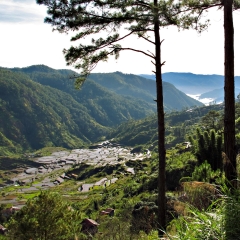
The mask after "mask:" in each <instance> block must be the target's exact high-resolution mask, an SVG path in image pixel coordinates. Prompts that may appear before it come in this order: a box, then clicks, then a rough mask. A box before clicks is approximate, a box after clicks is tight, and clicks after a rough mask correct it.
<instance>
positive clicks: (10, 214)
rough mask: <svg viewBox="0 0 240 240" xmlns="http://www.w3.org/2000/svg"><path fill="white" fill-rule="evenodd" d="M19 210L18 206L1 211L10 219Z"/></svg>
mask: <svg viewBox="0 0 240 240" xmlns="http://www.w3.org/2000/svg"><path fill="white" fill-rule="evenodd" d="M19 210H20V208H18V207H10V208H6V209H3V210H2V212H1V213H2V215H3V216H4V217H5V218H7V219H9V218H10V217H11V216H12V215H13V214H14V213H15V212H17V211H19Z"/></svg>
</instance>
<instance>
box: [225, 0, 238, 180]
mask: <svg viewBox="0 0 240 240" xmlns="http://www.w3.org/2000/svg"><path fill="white" fill-rule="evenodd" d="M232 5H233V0H224V1H223V6H224V39H225V41H224V55H225V56H224V61H225V66H224V76H225V79H224V103H225V109H224V152H225V154H226V160H227V162H226V163H225V167H224V171H225V175H226V178H227V179H228V180H229V181H232V180H234V179H236V178H237V174H236V149H235V94H234V30H233V16H232Z"/></svg>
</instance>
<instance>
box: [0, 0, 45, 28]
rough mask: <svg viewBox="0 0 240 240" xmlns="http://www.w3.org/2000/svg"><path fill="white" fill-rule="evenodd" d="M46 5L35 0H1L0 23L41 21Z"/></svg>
mask: <svg viewBox="0 0 240 240" xmlns="http://www.w3.org/2000/svg"><path fill="white" fill-rule="evenodd" d="M45 14H46V7H44V6H39V5H37V4H36V1H35V0H21V1H20V0H1V2H0V23H1V22H3V23H13V24H14V23H17V22H21V23H22V22H43V18H44V16H45Z"/></svg>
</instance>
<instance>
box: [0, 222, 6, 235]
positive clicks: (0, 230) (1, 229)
mask: <svg viewBox="0 0 240 240" xmlns="http://www.w3.org/2000/svg"><path fill="white" fill-rule="evenodd" d="M6 232H7V229H6V228H5V227H4V226H3V225H1V224H0V234H2V235H4V234H5V233H6Z"/></svg>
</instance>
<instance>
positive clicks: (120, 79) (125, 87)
mask: <svg viewBox="0 0 240 240" xmlns="http://www.w3.org/2000/svg"><path fill="white" fill-rule="evenodd" d="M12 70H14V71H21V72H24V73H26V74H28V75H29V76H30V77H31V79H32V80H34V81H37V82H39V83H41V84H43V85H48V86H51V87H54V88H57V89H59V90H62V91H64V92H67V93H69V94H71V95H72V97H73V98H74V99H75V100H76V101H78V102H81V103H82V104H83V105H84V106H85V107H86V108H87V109H91V111H93V112H98V109H97V108H98V107H99V105H98V104H99V103H100V108H101V111H102V112H106V113H108V112H109V110H108V106H107V105H109V102H108V101H109V98H110V97H111V98H112V101H113V99H114V98H115V97H116V95H111V94H110V92H109V90H110V91H111V93H115V94H117V95H118V97H116V101H114V102H113V104H114V105H116V104H117V102H118V101H119V100H121V104H117V105H118V106H120V107H121V108H120V109H118V110H117V111H116V113H117V112H119V111H120V112H121V111H122V110H121V109H122V108H128V109H129V111H128V112H126V111H124V113H122V114H121V115H123V116H124V118H125V119H124V118H122V117H121V116H120V121H119V122H116V120H118V119H119V116H118V117H117V118H115V119H111V115H110V116H108V118H110V119H109V120H110V122H109V123H106V120H104V122H105V124H107V125H112V123H117V124H118V123H121V122H122V121H123V120H126V119H131V118H133V119H140V118H143V117H146V116H148V115H149V114H151V113H153V112H156V103H155V102H154V101H153V100H154V99H156V83H155V82H154V81H151V80H149V79H145V78H143V77H140V76H137V75H133V74H123V73H121V72H114V73H93V74H91V75H90V76H89V78H88V79H87V80H86V82H85V83H84V85H83V87H82V89H81V90H80V91H76V90H75V89H74V88H73V86H74V82H75V79H74V78H73V76H76V75H77V73H76V72H74V71H71V70H55V69H52V68H49V67H47V66H44V65H36V66H30V67H26V68H21V69H20V68H14V69H12ZM92 81H94V82H95V83H96V84H97V85H95V89H93V88H92V87H93V85H92V84H90V83H91V82H92ZM99 85H101V86H102V87H103V88H100V86H99ZM96 88H97V89H96ZM106 91H107V92H108V93H107V94H106ZM89 94H90V95H91V96H90V97H92V96H94V103H96V104H95V106H93V104H90V105H89V102H88V101H86V100H87V99H90V97H89ZM163 97H164V106H165V110H166V111H169V110H182V109H184V108H188V107H192V106H203V104H202V103H201V102H199V101H197V100H195V99H192V98H190V97H189V96H187V95H186V94H184V93H183V92H181V91H179V90H178V89H176V88H175V87H174V86H173V85H172V84H170V83H166V82H163ZM96 98H102V99H105V100H104V101H98V100H96ZM129 114H130V116H131V117H129ZM119 115H120V114H119ZM113 116H116V115H115V114H113ZM96 120H97V119H96ZM97 121H98V120H97Z"/></svg>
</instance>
